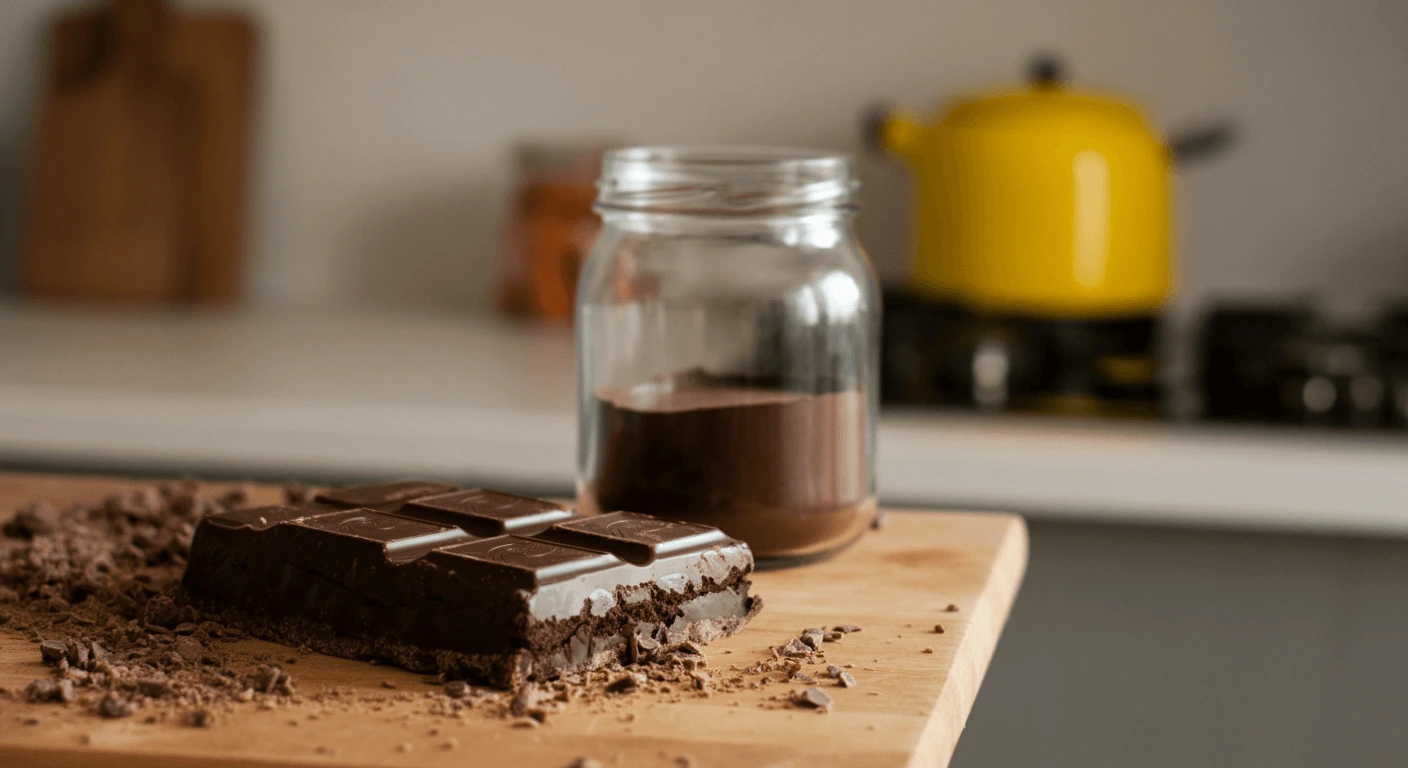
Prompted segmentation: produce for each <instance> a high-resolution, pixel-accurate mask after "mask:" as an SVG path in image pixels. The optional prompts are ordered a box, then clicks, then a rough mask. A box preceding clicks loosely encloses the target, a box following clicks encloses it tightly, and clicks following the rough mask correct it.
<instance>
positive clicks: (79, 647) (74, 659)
mask: <svg viewBox="0 0 1408 768" xmlns="http://www.w3.org/2000/svg"><path fill="white" fill-rule="evenodd" d="M89 659H90V655H89V652H88V646H86V645H84V644H83V643H80V642H78V641H74V642H71V643H69V644H68V663H69V666H71V667H75V668H77V669H87V668H88V662H89Z"/></svg>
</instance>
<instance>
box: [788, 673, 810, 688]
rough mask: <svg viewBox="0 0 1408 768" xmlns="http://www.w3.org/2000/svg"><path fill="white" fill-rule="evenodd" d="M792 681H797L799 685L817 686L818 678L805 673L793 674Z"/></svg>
mask: <svg viewBox="0 0 1408 768" xmlns="http://www.w3.org/2000/svg"><path fill="white" fill-rule="evenodd" d="M792 679H793V680H796V681H797V682H799V683H806V684H807V685H816V678H815V677H812V676H811V675H809V674H807V673H805V672H793V673H792Z"/></svg>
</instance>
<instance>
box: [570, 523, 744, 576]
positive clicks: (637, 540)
mask: <svg viewBox="0 0 1408 768" xmlns="http://www.w3.org/2000/svg"><path fill="white" fill-rule="evenodd" d="M542 538H544V539H547V540H549V541H556V542H561V543H563V544H571V545H574V546H579V547H591V548H593V549H604V550H606V551H607V552H610V553H612V554H614V555H616V556H617V557H619V558H621V559H622V560H626V561H628V562H632V563H636V564H637V565H646V564H649V563H652V562H654V561H655V559H656V558H657V557H665V556H667V555H672V554H675V553H677V552H685V551H688V550H694V549H702V548H704V547H711V546H714V545H716V544H723V543H726V542H728V541H730V539H729V537H728V535H727V534H725V533H724V532H723V531H720V530H719V529H717V528H711V527H709V526H707V525H698V524H696V523H681V522H676V521H673V520H661V519H660V518H658V517H651V516H649V515H638V514H636V513H635V512H610V513H608V514H605V515H594V516H592V517H581V518H577V519H575V520H569V521H567V522H564V523H558V524H557V525H554V526H553V527H551V528H549V529H548V530H547V531H545V532H544V533H543V534H542Z"/></svg>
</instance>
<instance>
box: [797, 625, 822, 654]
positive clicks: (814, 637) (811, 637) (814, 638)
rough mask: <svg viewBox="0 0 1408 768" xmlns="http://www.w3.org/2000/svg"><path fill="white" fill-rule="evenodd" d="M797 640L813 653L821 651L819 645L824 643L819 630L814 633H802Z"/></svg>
mask: <svg viewBox="0 0 1408 768" xmlns="http://www.w3.org/2000/svg"><path fill="white" fill-rule="evenodd" d="M798 639H799V640H801V641H802V643H803V644H804V645H806V646H807V647H808V648H810V649H812V650H813V651H819V650H821V644H822V643H823V642H825V638H824V633H823V632H822V631H821V630H819V629H818V630H816V631H815V632H813V631H807V632H803V633H802V636H801V637H800V638H798Z"/></svg>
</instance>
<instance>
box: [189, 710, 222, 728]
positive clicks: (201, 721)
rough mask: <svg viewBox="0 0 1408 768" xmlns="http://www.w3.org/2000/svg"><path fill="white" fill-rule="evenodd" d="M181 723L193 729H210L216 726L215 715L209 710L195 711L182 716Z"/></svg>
mask: <svg viewBox="0 0 1408 768" xmlns="http://www.w3.org/2000/svg"><path fill="white" fill-rule="evenodd" d="M181 722H182V723H184V724H186V725H189V726H191V727H192V728H209V727H210V726H211V725H214V724H215V715H214V714H212V713H211V711H210V710H208V709H193V710H191V711H189V712H187V713H186V714H185V715H184V716H182V718H181Z"/></svg>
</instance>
